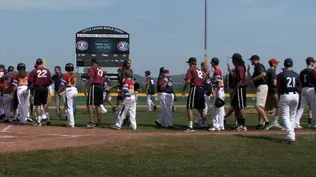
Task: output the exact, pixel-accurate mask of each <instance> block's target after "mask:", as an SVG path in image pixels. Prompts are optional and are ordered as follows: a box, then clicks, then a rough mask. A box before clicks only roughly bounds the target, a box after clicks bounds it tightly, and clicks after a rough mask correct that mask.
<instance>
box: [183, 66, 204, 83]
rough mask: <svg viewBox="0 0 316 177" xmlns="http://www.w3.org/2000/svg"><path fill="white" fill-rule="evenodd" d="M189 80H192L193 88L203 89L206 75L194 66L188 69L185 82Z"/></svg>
mask: <svg viewBox="0 0 316 177" xmlns="http://www.w3.org/2000/svg"><path fill="white" fill-rule="evenodd" d="M188 79H190V85H191V86H197V87H203V85H204V80H205V73H204V72H203V71H201V70H200V69H199V68H197V67H196V66H194V65H193V66H191V68H189V69H188V71H187V74H186V75H185V79H184V80H188Z"/></svg>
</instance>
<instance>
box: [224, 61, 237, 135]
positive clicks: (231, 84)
mask: <svg viewBox="0 0 316 177" xmlns="http://www.w3.org/2000/svg"><path fill="white" fill-rule="evenodd" d="M227 69H228V73H229V74H228V87H229V90H230V93H229V96H230V107H229V109H228V110H227V112H226V113H225V116H224V128H225V129H227V128H229V127H228V125H227V119H228V117H229V116H230V115H231V114H232V113H233V112H234V111H235V108H234V107H233V105H232V103H233V102H232V96H233V92H234V87H235V85H236V84H237V83H236V72H235V69H230V65H229V63H227ZM236 125H237V120H236Z"/></svg>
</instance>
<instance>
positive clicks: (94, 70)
mask: <svg viewBox="0 0 316 177" xmlns="http://www.w3.org/2000/svg"><path fill="white" fill-rule="evenodd" d="M88 77H89V78H92V81H91V84H100V85H103V84H104V82H103V70H102V69H101V68H100V67H99V66H98V65H93V66H91V67H90V68H89V69H88Z"/></svg>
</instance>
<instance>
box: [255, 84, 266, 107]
mask: <svg viewBox="0 0 316 177" xmlns="http://www.w3.org/2000/svg"><path fill="white" fill-rule="evenodd" d="M268 90H269V88H268V85H259V86H258V87H257V92H256V104H255V106H260V107H262V108H264V107H265V105H266V101H267V96H268Z"/></svg>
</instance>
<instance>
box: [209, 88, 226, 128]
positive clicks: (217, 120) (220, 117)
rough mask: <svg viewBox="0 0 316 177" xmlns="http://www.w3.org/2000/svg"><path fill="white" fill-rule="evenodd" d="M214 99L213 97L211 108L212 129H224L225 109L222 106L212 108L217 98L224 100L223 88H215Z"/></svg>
mask: <svg viewBox="0 0 316 177" xmlns="http://www.w3.org/2000/svg"><path fill="white" fill-rule="evenodd" d="M214 90H215V92H214V97H213V106H212V121H213V127H214V128H224V116H225V108H224V106H222V107H220V108H217V107H216V106H214V103H215V101H216V99H217V98H220V99H222V100H225V92H224V88H219V89H218V88H215V89H214Z"/></svg>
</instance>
